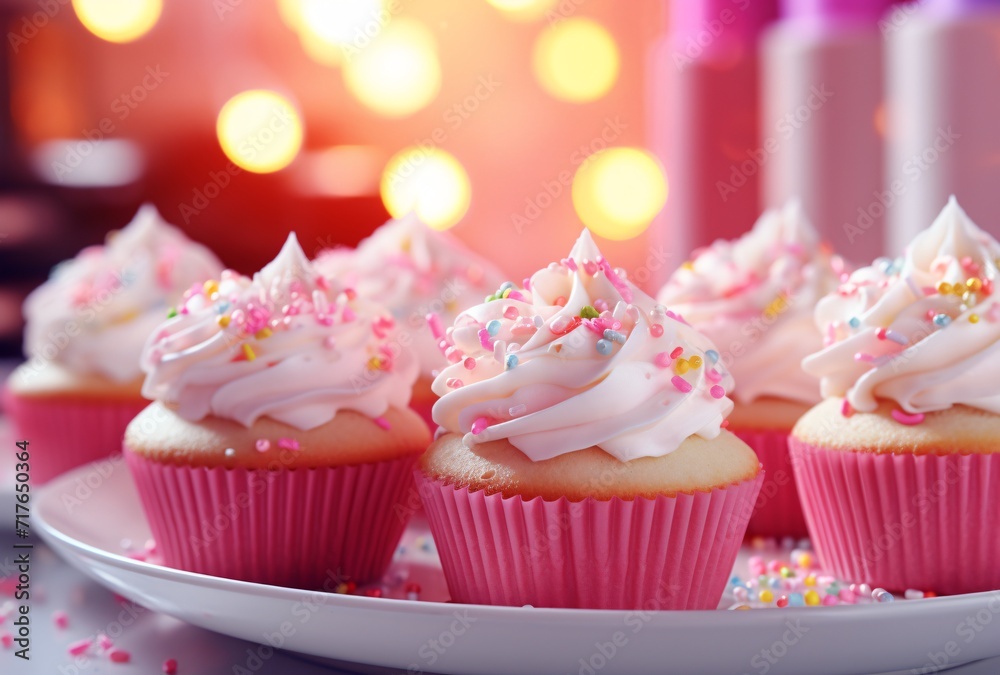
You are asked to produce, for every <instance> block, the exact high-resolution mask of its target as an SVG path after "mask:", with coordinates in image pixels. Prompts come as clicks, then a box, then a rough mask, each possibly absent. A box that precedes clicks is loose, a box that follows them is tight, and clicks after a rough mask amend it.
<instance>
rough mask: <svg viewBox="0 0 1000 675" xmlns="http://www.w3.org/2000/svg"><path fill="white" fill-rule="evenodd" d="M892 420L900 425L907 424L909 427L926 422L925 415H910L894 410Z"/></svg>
mask: <svg viewBox="0 0 1000 675" xmlns="http://www.w3.org/2000/svg"><path fill="white" fill-rule="evenodd" d="M891 415H892V418H893V419H894V420H896V421H897V422H899V423H900V424H906V425H908V426H913V425H914V424H920V423H921V422H923V421H924V414H923V413H913V414H909V413H906V412H903V411H902V410H899V409H898V408H897V409H894V410H893V411H892V413H891Z"/></svg>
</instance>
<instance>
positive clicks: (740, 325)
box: [658, 203, 843, 404]
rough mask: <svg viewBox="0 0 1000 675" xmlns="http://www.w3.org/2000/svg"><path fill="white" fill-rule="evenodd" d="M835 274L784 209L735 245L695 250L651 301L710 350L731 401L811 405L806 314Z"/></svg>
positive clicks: (817, 344)
mask: <svg viewBox="0 0 1000 675" xmlns="http://www.w3.org/2000/svg"><path fill="white" fill-rule="evenodd" d="M842 271H843V261H842V260H841V259H840V258H838V257H836V256H833V255H831V253H830V251H829V249H828V247H827V246H826V245H825V244H822V243H821V242H820V240H819V236H818V235H817V234H816V231H815V230H814V229H813V228H812V226H811V225H810V224H809V222H808V221H807V220H806V219H805V217H804V216H803V214H802V210H801V208H800V207H799V205H798V204H797V203H792V204H789V205H788V206H786V207H784V208H783V209H780V210H771V211H767V212H765V213H764V214H763V215H762V216H761V217H760V219H759V220H758V221H757V223H756V224H755V225H754V227H753V229H752V230H750V231H749V232H747V233H746V234H745V235H743V236H742V237H740V238H739V239H737V240H734V241H724V240H720V241H716V242H715V243H714V244H712V245H711V246H710V247H707V248H705V249H702V250H700V251H696V252H695V253H694V254H693V256H692V260H691V261H689V262H687V263H685V264H684V265H683V266H682V267H681V268H680V269H678V270H677V271H676V272H675V273H674V274H673V276H672V277H671V278H670V280H669V281H668V282H667V284H666V285H665V286H664V287H663V289H662V290H661V291H660V294H659V296H658V300H659V301H660V302H661V303H662V304H664V305H665V306H666V307H667V308H668V309H670V310H671V311H673V312H676V313H677V314H679V315H681V316H683V317H684V319H685V320H686V321H688V323H690V324H691V325H692V326H694V327H695V328H697V329H698V330H699V331H701V332H703V333H705V335H707V336H708V337H709V338H710V339H711V340H712V342H714V343H715V344H716V345H717V346H718V348H719V350H720V352H721V354H722V360H723V362H724V363H725V364H726V365H727V366H728V367H729V368H730V370H731V371H732V373H733V378H734V379H735V381H736V383H737V386H736V390H735V391H734V398H735V399H736V400H737V401H739V402H740V403H744V404H745V403H750V402H752V401H754V400H756V399H758V398H761V397H766V396H769V397H776V398H781V399H787V400H792V401H800V402H802V403H806V404H813V403H818V402H819V401H820V398H821V397H820V392H819V387H818V385H817V382H816V379H815V378H813V377H811V376H810V375H808V374H807V373H805V372H804V371H803V370H802V367H801V362H802V359H803V358H805V357H806V356H808V355H809V354H812V353H813V352H815V351H816V350H817V349H819V348H821V347H822V344H823V338H822V335H821V333H820V332H819V331H818V330H817V329H816V325H815V322H814V320H813V311H814V309H815V307H816V303H817V302H818V301H819V299H820V298H822V297H823V296H824V295H826V294H827V293H829V292H830V291H832V290H833V289H834V288H836V286H837V283H838V278H839V275H840V274H841V272H842Z"/></svg>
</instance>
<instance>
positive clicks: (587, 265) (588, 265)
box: [583, 260, 598, 276]
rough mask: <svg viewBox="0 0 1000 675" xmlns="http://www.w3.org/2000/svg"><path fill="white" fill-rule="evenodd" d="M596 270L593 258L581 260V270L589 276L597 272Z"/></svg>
mask: <svg viewBox="0 0 1000 675" xmlns="http://www.w3.org/2000/svg"><path fill="white" fill-rule="evenodd" d="M597 270H598V267H597V263H595V262H594V261H593V260H584V261H583V271H584V272H586V273H587V274H589V275H590V276H594V275H595V274H597Z"/></svg>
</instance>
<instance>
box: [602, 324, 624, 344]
mask: <svg viewBox="0 0 1000 675" xmlns="http://www.w3.org/2000/svg"><path fill="white" fill-rule="evenodd" d="M604 339H605V340H611V341H612V342H617V343H618V344H621V345H623V344H625V335H624V333H619V332H618V331H616V330H611V329H610V328H605V329H604Z"/></svg>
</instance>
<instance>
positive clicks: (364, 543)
mask: <svg viewBox="0 0 1000 675" xmlns="http://www.w3.org/2000/svg"><path fill="white" fill-rule="evenodd" d="M125 457H126V459H127V461H128V466H129V469H130V470H131V472H132V476H133V477H134V479H135V482H136V486H137V488H138V491H139V496H140V497H141V499H142V505H143V508H144V510H145V511H146V516H147V517H148V518H149V524H150V528H151V529H152V531H153V536H154V538H155V540H156V544H157V548H158V550H159V552H160V554H161V555H162V557H163V562H164V564H166V565H168V566H170V567H176V568H178V569H183V570H188V571H191V572H199V573H201V574H209V575H212V576H218V577H225V578H229V579H239V580H243V581H253V582H257V583H264V584H273V585H277V586H291V587H297V588H320V587H323V588H332V587H331V586H330V584H331V583H332V584H334V586H335V585H336V584H338V583H341V582H347V581H353V582H355V583H357V584H363V583H368V582H370V581H376V580H378V579H380V578H381V577H382V575H383V574H384V573H385V570H386V568H387V567H388V566H389V563H390V561H391V560H392V556H393V553H394V552H395V548H396V544H397V543H398V542H399V538H400V536H401V535H402V533H403V530H404V528H405V527H406V523H407V521H408V520H409V517H410V514H411V513H412V510H413V506H412V504H411V502H414V501H416V495H415V493H414V490H413V467H414V465H415V464H416V461H417V459H416V456H408V457H403V458H399V459H395V460H390V461H384V462H371V463H368V464H358V465H352V466H339V467H327V468H317V469H287V470H277V471H253V470H249V469H239V468H237V469H227V468H223V467H214V468H210V469H209V468H204V467H186V466H173V465H169V464H161V463H158V462H154V461H151V460H149V459H146V458H144V457H141V456H139V455H137V454H135V453H133V452H130V451H129V450H128V449H127V448H126V451H125Z"/></svg>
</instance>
